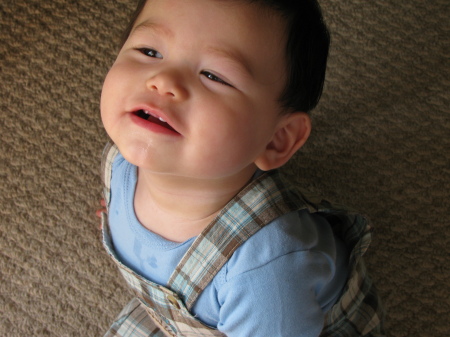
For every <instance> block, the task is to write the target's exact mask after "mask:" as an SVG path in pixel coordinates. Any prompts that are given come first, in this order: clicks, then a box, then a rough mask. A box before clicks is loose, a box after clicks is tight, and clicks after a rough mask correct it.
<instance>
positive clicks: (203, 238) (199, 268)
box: [102, 145, 383, 337]
mask: <svg viewBox="0 0 450 337" xmlns="http://www.w3.org/2000/svg"><path fill="white" fill-rule="evenodd" d="M117 153H118V150H117V148H116V147H115V146H113V145H108V146H107V148H106V149H105V151H104V155H103V164H102V168H103V177H104V182H105V188H104V192H105V200H106V201H107V205H109V200H110V178H111V165H112V162H113V160H114V157H115V156H116V155H117ZM287 186H289V185H287V184H285V183H284V182H283V181H282V179H281V177H280V176H279V174H278V172H277V171H272V172H267V173H265V174H264V175H262V176H261V177H259V178H258V179H256V180H254V181H253V182H252V183H251V184H250V185H248V186H247V187H246V188H245V189H243V190H242V191H241V192H240V193H239V194H238V195H237V196H236V197H235V198H234V199H233V200H232V201H230V203H229V204H228V205H227V206H226V207H225V208H224V209H223V210H222V212H221V213H220V214H219V216H218V217H217V218H216V220H214V221H213V223H211V224H210V225H209V226H208V227H207V228H206V229H205V230H204V231H203V232H202V233H201V234H200V235H199V236H198V237H197V239H196V240H195V241H194V243H193V244H192V246H191V247H190V248H189V250H188V251H187V252H186V254H185V256H184V257H183V259H182V260H181V262H180V263H179V265H178V266H177V268H176V269H175V271H174V273H173V274H172V276H171V277H170V280H169V284H168V288H165V287H162V286H160V285H157V284H155V283H152V282H150V281H148V280H146V279H144V278H142V277H141V276H139V275H137V274H136V273H134V272H133V271H132V270H130V269H129V268H128V267H126V266H125V265H123V264H122V263H121V262H120V261H119V260H118V259H117V257H116V255H115V252H114V249H113V246H112V243H111V239H110V235H109V227H108V223H107V217H106V215H104V216H103V238H104V240H103V241H104V245H105V248H106V250H107V251H108V253H109V254H110V256H111V257H112V258H113V260H114V262H115V263H116V264H117V265H118V267H119V270H120V271H121V273H122V275H123V277H124V278H125V280H126V281H127V283H128V284H129V286H130V288H131V289H132V290H133V292H134V294H135V295H136V299H134V300H133V301H132V302H130V304H129V305H128V306H127V307H126V308H125V309H124V310H123V311H122V313H121V314H120V315H119V317H118V319H117V320H116V322H115V323H114V324H113V325H112V327H111V328H110V330H109V331H108V333H107V334H106V335H105V336H108V337H111V336H120V337H124V336H141V335H142V336H163V335H165V336H224V335H223V334H222V333H220V332H219V331H218V330H216V329H213V328H210V327H207V326H205V325H204V324H202V323H201V322H200V321H198V320H197V319H196V318H195V317H193V316H192V315H191V314H190V312H189V309H191V308H192V306H193V304H194V303H195V301H196V299H197V298H198V296H199V295H200V294H201V292H202V291H203V290H204V289H205V287H206V286H207V285H208V284H209V283H210V281H211V280H212V279H213V278H214V276H215V275H216V274H217V272H218V271H219V270H220V269H221V268H222V266H223V265H224V264H225V263H226V262H227V260H228V259H229V257H230V256H231V255H232V254H233V252H234V251H236V249H237V248H238V247H239V246H240V245H241V244H242V243H243V242H245V240H247V239H248V238H249V237H251V236H252V235H253V234H254V233H256V232H257V231H258V230H259V229H261V228H262V227H264V226H265V225H267V224H268V223H270V222H271V221H272V220H274V219H275V218H277V217H280V216H281V215H283V214H286V213H288V212H291V211H295V210H301V209H308V210H309V211H310V212H312V213H314V212H320V213H321V214H322V215H323V216H324V217H326V218H327V220H328V221H329V222H330V224H331V226H332V228H333V230H334V232H335V233H336V234H337V235H339V236H340V237H341V238H342V239H343V240H344V242H345V243H346V245H347V247H348V248H349V249H350V250H351V254H350V275H349V279H348V282H347V284H346V286H345V289H344V292H343V295H342V296H341V298H340V300H339V301H338V303H336V304H335V305H334V306H333V308H332V309H331V310H330V311H329V312H328V313H327V315H326V317H325V322H324V328H323V331H322V333H321V336H322V337H325V336H337V337H340V336H342V337H344V336H369V337H370V336H373V337H375V336H383V329H382V323H383V322H382V321H383V311H382V308H381V304H380V300H379V298H378V296H377V294H376V291H375V288H374V286H373V284H372V281H371V280H370V278H369V277H368V275H367V272H366V269H365V266H364V263H363V260H362V256H363V255H364V253H365V252H366V250H367V248H368V246H369V244H370V241H371V228H370V227H369V225H368V224H367V222H366V220H365V219H364V218H363V217H362V216H360V215H358V214H357V213H355V212H352V211H350V210H348V209H346V208H345V207H342V206H336V205H331V204H329V203H328V202H326V201H323V200H321V199H317V198H314V197H311V196H307V195H306V194H305V193H302V192H300V191H299V190H298V189H295V188H292V187H287ZM169 288H170V289H169ZM144 314H146V315H147V316H146V317H145V315H144ZM163 332H164V334H162V333H163Z"/></svg>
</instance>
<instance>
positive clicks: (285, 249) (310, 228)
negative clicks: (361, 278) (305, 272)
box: [221, 210, 336, 280]
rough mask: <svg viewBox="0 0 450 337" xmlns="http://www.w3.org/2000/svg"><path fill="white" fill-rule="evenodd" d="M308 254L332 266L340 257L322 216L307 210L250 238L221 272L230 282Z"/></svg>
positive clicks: (283, 219)
mask: <svg viewBox="0 0 450 337" xmlns="http://www.w3.org/2000/svg"><path fill="white" fill-rule="evenodd" d="M306 252H308V254H305V253H306ZM305 255H307V256H309V257H310V258H312V259H314V260H317V259H318V258H320V259H323V260H326V261H328V262H329V263H330V264H332V263H333V261H334V260H335V255H336V249H335V238H334V235H333V231H332V230H331V227H330V225H329V224H328V222H327V221H326V220H325V219H324V218H323V217H322V216H320V215H319V214H312V213H309V212H308V211H307V210H303V211H295V212H291V213H288V214H285V215H284V216H281V217H279V218H277V219H275V220H274V221H272V222H271V223H270V224H268V225H267V226H265V227H264V228H262V229H261V230H259V231H258V232H257V233H256V234H254V235H253V236H252V237H250V238H249V239H248V240H247V241H246V242H245V243H244V244H243V245H242V246H241V247H239V248H238V249H237V250H236V252H235V253H234V254H233V256H232V257H231V258H230V260H229V261H228V263H227V264H226V266H225V268H224V269H222V271H221V272H222V273H225V274H226V275H223V276H226V277H225V279H226V280H230V279H232V278H234V277H237V276H238V275H240V274H243V273H246V272H248V271H250V270H253V269H257V268H260V267H262V266H265V265H267V264H278V263H282V261H283V257H287V256H294V257H295V256H298V258H299V259H304V258H305ZM330 267H331V266H330ZM331 269H333V268H331Z"/></svg>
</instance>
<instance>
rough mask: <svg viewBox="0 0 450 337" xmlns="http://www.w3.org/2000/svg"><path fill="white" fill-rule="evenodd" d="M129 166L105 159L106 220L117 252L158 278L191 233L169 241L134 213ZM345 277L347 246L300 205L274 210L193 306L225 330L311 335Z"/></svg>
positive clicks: (237, 334)
mask: <svg viewBox="0 0 450 337" xmlns="http://www.w3.org/2000/svg"><path fill="white" fill-rule="evenodd" d="M136 173H137V169H136V167H135V166H133V165H131V164H129V163H128V162H127V161H126V160H125V159H124V158H123V157H122V156H121V155H120V154H119V155H118V156H117V157H116V159H115V162H114V164H113V176H112V181H111V204H110V208H109V209H110V213H109V223H110V228H111V235H112V241H113V244H114V249H115V250H116V253H117V255H118V257H119V259H120V260H121V261H122V262H123V263H124V264H125V265H127V266H128V267H130V268H131V269H133V270H134V271H135V272H137V273H138V274H140V275H142V276H144V277H145V278H147V279H149V280H151V281H153V282H155V283H158V284H161V285H164V286H165V285H166V284H167V282H168V280H169V277H170V275H171V274H172V273H173V271H174V269H175V267H176V265H177V264H178V263H179V261H180V260H181V258H182V257H183V255H184V254H185V253H186V251H187V250H188V249H189V247H190V245H191V244H192V242H193V241H194V239H195V238H192V239H190V240H187V241H185V242H183V243H175V242H171V241H168V240H165V239H164V238H162V237H160V236H158V235H156V234H154V233H152V232H150V231H148V230H147V229H146V228H144V227H143V226H142V225H141V224H140V223H139V221H138V220H137V218H136V215H135V213H134V207H133V198H134V192H135V186H136V181H137V174H136ZM346 279H347V253H346V248H345V247H344V245H343V243H342V242H341V241H340V240H339V239H337V238H336V237H335V236H334V235H333V232H332V230H331V228H330V226H329V224H328V223H327V222H326V221H325V220H324V219H323V218H322V217H321V216H320V215H318V214H310V213H308V212H307V211H306V210H305V211H300V212H293V213H289V214H286V215H285V216H283V217H280V218H278V219H276V220H275V221H273V222H272V223H270V224H269V225H267V226H266V227H264V228H262V229H261V230H259V231H258V232H257V233H256V234H255V235H253V236H252V237H251V238H250V239H248V240H247V241H246V242H245V243H244V244H243V245H242V246H241V247H239V248H238V249H237V250H236V252H235V253H234V254H233V255H232V256H231V258H230V259H229V261H228V262H227V263H226V264H225V265H224V267H223V268H222V269H221V270H220V271H219V273H218V274H217V275H216V276H215V278H214V279H213V281H212V282H211V283H210V284H209V285H208V286H207V287H206V289H205V290H204V291H203V293H202V294H201V295H200V296H199V298H198V300H197V302H196V303H195V304H194V307H193V309H192V312H193V314H195V315H196V317H197V318H198V319H199V320H201V321H202V322H204V323H205V324H207V325H209V326H212V327H216V328H218V329H219V330H220V331H222V332H223V333H225V334H226V335H227V336H230V337H244V336H318V335H319V334H320V331H321V330H322V326H323V318H324V315H325V313H326V311H327V310H328V309H329V308H330V307H331V306H332V305H333V304H334V303H335V302H336V300H337V299H338V298H339V295H340V293H341V291H342V288H343V286H344V284H345V281H346Z"/></svg>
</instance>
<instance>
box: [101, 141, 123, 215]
mask: <svg viewBox="0 0 450 337" xmlns="http://www.w3.org/2000/svg"><path fill="white" fill-rule="evenodd" d="M118 153H119V149H118V148H117V146H116V145H115V144H114V143H112V142H108V143H107V144H106V146H105V148H104V149H103V154H102V166H101V177H102V180H103V197H104V198H105V202H106V206H107V207H109V202H110V200H111V174H112V164H113V161H114V158H115V157H116V155H117V154H118Z"/></svg>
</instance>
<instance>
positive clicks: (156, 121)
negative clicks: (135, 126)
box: [135, 110, 178, 133]
mask: <svg viewBox="0 0 450 337" xmlns="http://www.w3.org/2000/svg"><path fill="white" fill-rule="evenodd" d="M135 114H136V116H138V117H139V118H142V119H145V120H146V121H149V122H150V123H154V124H158V125H160V126H162V127H164V128H166V129H168V130H171V131H173V132H176V133H178V132H177V131H176V130H175V129H174V128H173V127H171V126H170V125H169V124H168V123H167V122H166V121H165V120H164V119H162V118H161V117H156V116H153V115H151V113H150V112H149V111H146V110H138V111H136V113H135Z"/></svg>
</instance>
